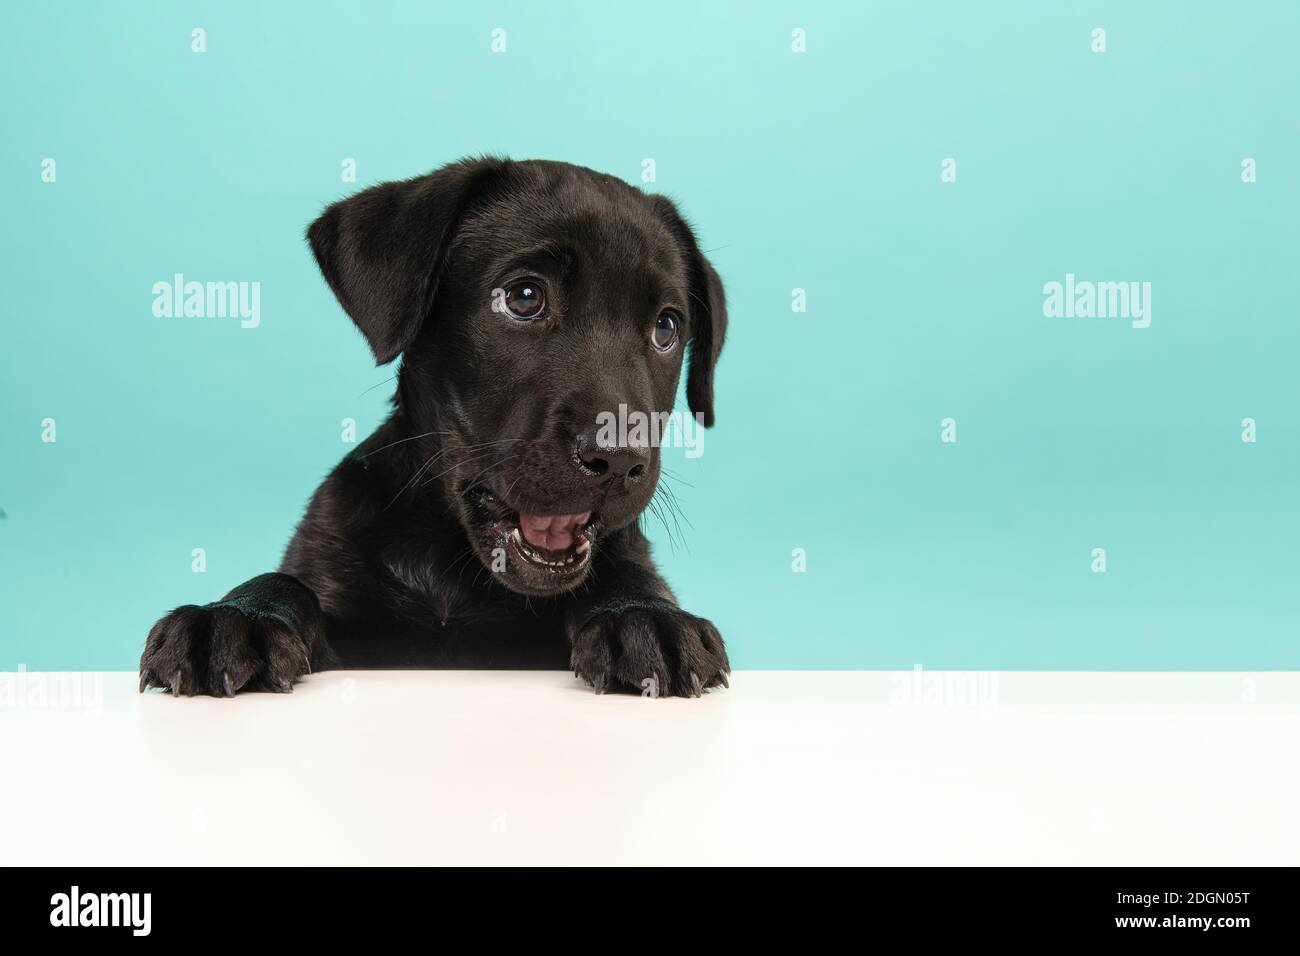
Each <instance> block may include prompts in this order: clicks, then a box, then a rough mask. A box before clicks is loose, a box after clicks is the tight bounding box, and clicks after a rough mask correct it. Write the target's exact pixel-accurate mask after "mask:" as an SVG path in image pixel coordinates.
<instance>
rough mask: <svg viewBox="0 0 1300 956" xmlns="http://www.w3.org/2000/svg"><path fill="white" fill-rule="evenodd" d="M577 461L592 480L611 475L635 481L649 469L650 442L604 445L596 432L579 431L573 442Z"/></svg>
mask: <svg viewBox="0 0 1300 956" xmlns="http://www.w3.org/2000/svg"><path fill="white" fill-rule="evenodd" d="M573 460H574V463H575V464H577V466H578V468H579V470H580V471H581V472H582V473H583V474H584V475H586V476H587V477H588V478H590V479H591V480H592V481H593V482H602V481H606V480H608V479H610V478H612V479H614V480H615V481H620V480H621V481H624V482H632V481H636V480H637V479H638V478H640V477H641V476H642V475H644V474H645V473H646V469H647V468H648V467H649V464H650V448H649V446H638V445H619V446H618V447H610V446H606V445H601V444H599V443H598V442H597V441H596V436H595V435H593V434H587V435H579V436H578V441H577V443H576V444H575V446H574V454H573Z"/></svg>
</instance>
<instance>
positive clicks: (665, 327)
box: [650, 312, 678, 352]
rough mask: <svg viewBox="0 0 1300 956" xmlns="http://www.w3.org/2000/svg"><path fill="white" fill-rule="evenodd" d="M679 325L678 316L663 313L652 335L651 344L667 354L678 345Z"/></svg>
mask: <svg viewBox="0 0 1300 956" xmlns="http://www.w3.org/2000/svg"><path fill="white" fill-rule="evenodd" d="M677 324H678V323H677V316H675V315H673V313H671V312H661V313H660V314H659V318H658V320H657V321H656V322H655V327H654V331H653V332H651V333H650V344H651V345H653V346H654V347H655V348H656V349H658V350H659V351H660V352H667V351H668V350H669V349H670V348H672V347H673V346H674V345H676V344H677Z"/></svg>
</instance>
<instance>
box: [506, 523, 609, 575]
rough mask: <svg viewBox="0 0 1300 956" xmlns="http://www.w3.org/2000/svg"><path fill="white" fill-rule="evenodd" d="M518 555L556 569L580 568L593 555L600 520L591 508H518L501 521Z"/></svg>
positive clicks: (557, 570) (542, 566)
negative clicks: (549, 511) (569, 511)
mask: <svg viewBox="0 0 1300 956" xmlns="http://www.w3.org/2000/svg"><path fill="white" fill-rule="evenodd" d="M496 528H497V531H498V532H499V533H503V534H505V536H506V540H507V541H508V542H509V545H510V548H511V550H512V551H514V553H515V555H516V557H518V558H519V559H520V560H522V561H523V562H525V563H526V564H528V565H531V566H532V567H536V568H539V569H541V570H544V571H550V572H552V573H563V572H569V571H576V570H578V569H579V568H581V567H583V566H584V565H585V564H586V563H587V561H589V560H590V558H591V543H592V540H593V538H594V537H595V533H596V522H595V521H593V520H592V515H591V512H590V511H584V512H582V513H581V514H576V515H534V514H527V513H525V512H518V513H516V514H515V515H514V518H513V520H506V521H501V522H498V523H497V525H496Z"/></svg>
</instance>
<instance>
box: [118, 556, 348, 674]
mask: <svg viewBox="0 0 1300 956" xmlns="http://www.w3.org/2000/svg"><path fill="white" fill-rule="evenodd" d="M331 662H332V655H331V653H330V649H329V646H328V645H327V644H326V642H325V616H324V614H323V613H322V611H321V607H320V602H319V601H318V600H317V598H316V595H315V593H314V592H313V591H312V590H311V589H310V588H308V587H307V586H306V585H305V584H303V583H302V582H300V581H299V580H298V579H297V578H295V577H291V576H290V575H288V574H261V575H258V576H257V577H255V578H253V579H252V580H250V581H246V582H244V583H243V584H241V585H240V586H239V587H237V588H235V589H234V590H233V591H231V592H230V593H229V594H227V595H226V596H225V597H223V598H222V599H221V600H220V601H216V602H214V603H212V604H205V605H203V606H202V607H200V606H198V605H194V604H186V605H184V606H183V607H178V608H177V609H176V610H174V611H172V612H171V613H170V614H167V615H164V616H163V618H162V619H161V620H160V621H159V622H158V623H157V624H155V625H154V626H153V629H152V630H151V631H150V632H149V637H148V639H147V640H146V641H145V648H144V654H142V655H141V657H140V690H141V691H143V690H144V689H145V688H146V687H164V688H167V689H169V690H171V692H172V693H173V694H176V695H178V696H179V695H182V694H184V695H186V696H190V697H193V696H195V695H202V694H210V695H212V696H213V697H233V696H234V695H235V694H236V693H237V692H239V691H240V690H269V691H279V692H287V691H290V690H293V682H294V681H295V680H297V679H298V678H299V677H301V676H302V675H303V674H307V673H310V672H311V671H312V670H319V669H321V668H322V667H326V666H328V665H329V664H330V663H331Z"/></svg>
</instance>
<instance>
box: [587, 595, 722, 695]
mask: <svg viewBox="0 0 1300 956" xmlns="http://www.w3.org/2000/svg"><path fill="white" fill-rule="evenodd" d="M570 666H571V667H572V668H573V672H574V674H575V675H577V676H578V677H581V678H582V679H583V680H585V681H586V682H587V683H588V684H590V685H591V686H592V687H594V688H595V689H596V693H598V694H601V693H604V692H605V691H606V690H608V689H614V688H618V689H632V690H636V691H640V692H641V693H642V694H643V695H644V696H647V697H699V696H700V695H701V694H703V693H704V691H705V690H707V689H709V688H710V687H718V686H722V687H726V686H727V680H728V676H729V674H730V671H731V664H730V662H728V660H727V651H726V648H725V647H724V646H723V643H722V635H720V634H719V633H718V629H717V628H716V627H714V626H713V624H712V623H711V622H710V621H707V620H705V619H704V618H702V617H696V616H695V615H694V614H689V613H687V612H686V611H683V610H682V609H681V608H679V607H677V605H675V604H670V603H668V602H667V601H655V602H645V603H640V604H633V605H629V606H625V607H621V608H617V609H612V610H607V611H599V612H597V613H596V614H594V615H593V616H592V617H590V618H589V619H588V620H587V621H586V623H585V624H583V625H582V627H581V628H579V629H578V631H577V633H576V634H575V635H574V638H573V653H572V656H571V660H570Z"/></svg>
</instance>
